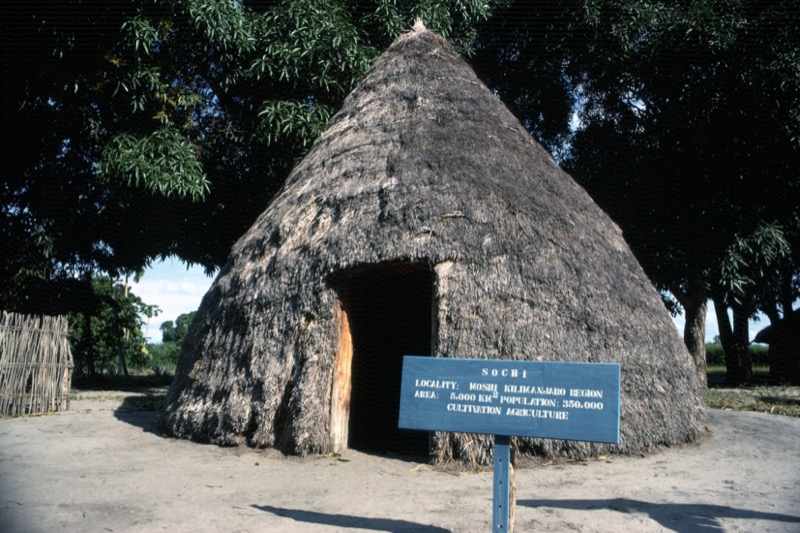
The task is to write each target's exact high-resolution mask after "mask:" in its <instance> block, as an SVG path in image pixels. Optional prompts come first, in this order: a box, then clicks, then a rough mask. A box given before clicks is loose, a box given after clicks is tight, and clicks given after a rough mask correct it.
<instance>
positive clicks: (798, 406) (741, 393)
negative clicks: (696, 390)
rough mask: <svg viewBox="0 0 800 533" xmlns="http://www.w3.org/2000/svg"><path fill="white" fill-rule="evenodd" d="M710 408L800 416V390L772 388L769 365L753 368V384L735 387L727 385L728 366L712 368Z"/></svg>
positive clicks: (708, 399)
mask: <svg viewBox="0 0 800 533" xmlns="http://www.w3.org/2000/svg"><path fill="white" fill-rule="evenodd" d="M707 372H708V390H706V395H705V400H706V405H707V406H708V407H710V408H712V409H725V410H728V411H755V412H758V413H770V414H775V415H784V416H795V417H800V387H784V386H780V385H777V386H776V385H772V386H770V385H768V383H769V366H767V365H754V366H753V385H752V386H750V387H743V388H731V387H727V386H726V384H725V381H726V380H725V366H724V365H709V367H708V369H707Z"/></svg>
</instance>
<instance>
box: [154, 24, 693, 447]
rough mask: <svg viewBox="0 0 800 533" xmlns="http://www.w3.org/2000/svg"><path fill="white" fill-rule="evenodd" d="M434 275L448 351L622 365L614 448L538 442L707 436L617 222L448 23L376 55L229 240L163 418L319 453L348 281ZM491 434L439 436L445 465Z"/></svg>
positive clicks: (684, 355)
mask: <svg viewBox="0 0 800 533" xmlns="http://www.w3.org/2000/svg"><path fill="white" fill-rule="evenodd" d="M376 264H391V265H394V267H393V268H395V269H397V270H398V271H402V268H400V266H402V265H407V266H408V268H416V266H418V265H423V266H424V267H425V268H428V269H429V270H430V272H432V276H433V284H434V288H433V293H434V294H433V296H432V298H433V302H434V305H433V308H434V312H433V315H434V316H433V328H434V333H433V348H432V350H433V353H432V354H431V355H434V356H437V357H470V358H500V359H502V358H508V359H532V360H553V361H582V362H587V361H590V362H619V363H621V365H622V420H621V439H622V440H621V443H620V444H619V446H608V445H599V444H587V443H575V442H571V443H570V442H561V441H544V442H533V441H526V442H524V443H522V444H521V448H522V449H523V451H524V450H531V451H534V452H535V453H539V454H568V455H572V456H576V457H582V456H587V455H591V454H596V453H605V452H607V451H616V452H622V453H633V452H635V453H639V452H643V451H646V450H648V449H650V448H652V447H655V446H659V445H672V444H676V443H683V442H687V441H692V440H694V439H696V438H697V437H698V436H699V435H700V434H701V433H702V431H703V420H704V412H703V407H702V398H701V392H700V387H699V385H698V383H697V379H696V377H695V376H696V374H695V372H694V369H693V365H692V361H691V358H690V356H689V354H688V352H687V351H686V349H685V347H684V346H683V343H682V342H681V340H680V338H679V336H678V334H677V332H676V330H675V327H674V325H673V324H672V321H671V319H670V317H669V315H668V313H667V311H666V309H665V307H664V305H663V304H662V302H661V298H660V296H659V294H658V293H657V291H656V290H655V289H654V288H653V286H652V285H651V283H650V282H649V280H648V279H647V276H646V275H645V274H644V272H643V271H642V269H641V267H640V266H639V264H638V263H637V261H636V259H635V258H634V256H633V254H632V253H631V251H630V249H629V247H628V246H627V244H626V243H625V240H624V239H623V235H622V233H621V231H620V230H619V228H618V227H617V226H616V225H615V224H614V223H613V222H612V221H611V220H610V219H609V217H608V216H606V214H605V213H604V212H603V211H602V210H601V209H600V208H599V207H598V206H597V205H596V204H595V203H594V202H593V201H592V200H591V198H590V197H589V196H588V195H587V193H586V192H585V191H584V190H583V189H582V188H581V187H580V186H578V185H577V184H576V183H575V182H574V181H573V180H572V178H571V177H570V176H569V175H567V174H566V173H565V172H564V171H563V170H561V169H560V168H559V167H558V165H557V164H556V163H555V162H554V161H553V159H552V157H551V156H550V155H549V154H548V153H547V152H546V151H545V150H544V149H543V148H542V147H541V146H540V145H539V144H537V143H536V142H535V141H534V140H532V139H531V137H530V135H529V134H528V132H527V131H526V130H525V129H524V128H523V127H522V125H521V124H520V123H519V121H518V120H517V119H516V118H515V117H514V116H513V115H512V114H511V113H510V112H509V111H508V109H507V108H506V107H505V106H504V105H503V103H502V102H500V100H499V99H498V98H496V97H495V96H494V95H493V94H492V93H491V92H490V91H489V90H488V89H487V88H486V86H485V85H484V84H483V83H482V82H481V81H480V80H479V79H478V78H477V77H476V75H475V74H474V72H473V71H472V70H471V68H470V67H469V66H468V65H467V64H466V62H465V61H463V60H462V58H460V57H459V56H458V54H457V53H456V52H455V51H454V49H453V48H452V47H451V46H450V45H449V44H448V43H447V42H446V40H445V39H443V38H442V37H440V36H439V35H437V34H435V33H433V32H430V31H427V30H425V29H423V28H419V27H417V28H415V30H414V31H411V32H410V33H408V34H405V35H403V36H401V37H400V38H399V39H397V41H396V42H395V43H393V44H392V46H391V47H390V48H389V49H388V50H387V51H386V52H385V53H384V54H383V55H382V56H381V57H380V58H379V59H378V60H377V62H376V63H375V65H374V66H373V68H372V69H371V70H370V71H369V73H368V74H367V75H366V77H365V78H364V80H363V81H362V82H361V83H360V84H359V85H358V86H357V87H356V89H355V90H354V91H353V92H352V93H351V94H350V95H349V97H348V98H347V99H346V101H345V103H344V105H343V107H342V109H341V110H340V111H339V112H338V113H337V114H336V116H334V117H333V119H332V121H331V123H330V126H329V128H328V130H327V131H326V132H325V133H324V134H323V135H322V136H321V137H320V138H319V140H318V141H317V142H316V143H315V144H314V146H313V147H312V149H311V151H310V152H309V154H308V155H307V157H306V158H305V159H304V160H303V161H302V162H301V163H300V164H299V165H298V166H297V167H296V168H295V169H294V171H293V172H292V173H291V175H290V176H289V178H288V180H287V182H286V184H285V186H284V187H283V189H282V191H281V192H280V193H279V194H278V196H277V197H276V198H275V200H274V201H273V202H272V204H271V205H270V206H269V207H268V208H267V209H266V211H264V213H263V214H262V215H261V216H260V217H259V219H258V220H257V221H256V223H255V224H254V225H253V226H252V228H251V229H250V230H249V231H248V232H247V233H246V234H245V235H244V236H243V237H242V238H241V239H240V240H239V242H238V243H237V244H236V245H235V246H234V248H233V250H232V253H231V256H230V259H229V261H228V263H227V265H226V266H225V267H224V268H223V270H222V271H221V273H220V274H219V276H218V278H217V279H216V281H215V282H214V284H213V286H212V287H211V289H210V290H209V292H208V294H206V296H205V298H204V299H203V302H202V305H201V307H200V310H199V312H198V315H197V317H196V319H195V321H194V323H193V325H192V327H191V329H190V332H189V336H188V339H187V342H186V344H185V347H184V353H183V355H182V358H181V360H180V363H179V366H178V371H177V374H176V378H175V381H174V383H173V385H172V388H171V389H170V392H169V396H168V406H167V408H166V414H165V417H164V423H165V426H166V428H167V430H168V431H169V432H171V433H172V434H173V435H175V436H179V437H186V438H191V439H195V440H198V441H203V442H212V443H217V444H224V445H232V444H240V443H247V444H249V445H252V446H276V447H279V448H280V449H283V450H285V451H287V452H289V453H299V454H306V453H323V452H328V451H331V450H332V448H333V447H334V446H335V443H333V441H332V436H331V431H332V430H331V426H332V423H333V422H332V421H331V409H332V408H331V402H332V389H334V381H335V377H334V372H335V367H336V359H337V353H338V352H339V351H340V349H341V346H340V345H341V343H342V342H343V335H345V334H344V333H342V331H343V330H342V326H341V324H342V321H343V312H342V303H341V302H342V298H345V299H346V295H345V296H343V294H342V287H344V286H346V285H347V284H346V281H343V280H347V279H349V278H351V277H353V276H358V273H359V272H362V271H366V270H367V269H368V265H376ZM489 443H490V439H488V438H484V437H475V436H469V435H446V434H439V433H437V434H436V435H435V437H434V438H433V439H432V441H431V451H432V454H433V456H434V457H435V459H436V460H438V461H447V460H450V459H459V460H462V461H465V462H483V461H485V460H486V459H487V457H489V456H490V453H487V452H488V450H490V444H489Z"/></svg>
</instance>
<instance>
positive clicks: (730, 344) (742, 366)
mask: <svg viewBox="0 0 800 533" xmlns="http://www.w3.org/2000/svg"><path fill="white" fill-rule="evenodd" d="M714 308H715V311H716V314H717V322H718V324H719V339H720V342H721V343H722V349H723V350H724V351H725V370H726V374H727V383H728V384H729V385H749V384H751V383H752V382H753V364H752V361H751V360H750V345H749V342H748V341H749V339H748V334H747V314H746V313H745V312H744V310H743V309H742V308H741V307H739V306H734V308H733V323H734V325H733V327H732V326H731V323H730V320H729V319H728V306H727V305H726V304H725V303H724V302H723V300H722V298H719V297H715V298H714Z"/></svg>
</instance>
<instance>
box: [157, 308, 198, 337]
mask: <svg viewBox="0 0 800 533" xmlns="http://www.w3.org/2000/svg"><path fill="white" fill-rule="evenodd" d="M196 314H197V311H192V312H191V313H184V314H182V315H178V318H177V319H176V320H175V322H174V323H173V322H172V320H168V321H166V322H164V323H163V324H161V341H162V342H173V343H175V344H177V345H181V344H182V343H183V339H184V338H185V337H186V334H187V333H188V332H189V326H190V325H191V324H192V320H194V315H196Z"/></svg>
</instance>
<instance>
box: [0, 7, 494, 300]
mask: <svg viewBox="0 0 800 533" xmlns="http://www.w3.org/2000/svg"><path fill="white" fill-rule="evenodd" d="M497 3H498V2H492V1H488V2H487V1H479V0H468V1H464V0H438V1H429V0H417V1H412V2H403V3H399V5H398V4H397V3H395V2H389V1H385V0H373V1H366V2H358V3H350V2H344V1H339V0H325V1H320V2H307V1H301V0H295V1H289V0H276V1H248V0H244V1H231V0H213V1H200V0H187V1H178V0H172V1H169V0H156V1H149V0H148V1H145V0H129V1H123V2H115V3H108V2H101V1H99V0H80V1H79V0H69V1H63V2H58V3H57V4H56V3H55V2H52V1H47V0H38V1H30V0H26V1H24V2H23V1H19V0H17V1H14V0H11V1H9V2H4V3H3V7H2V9H3V16H2V17H0V19H2V24H3V26H2V28H0V30H2V31H0V34H2V39H3V41H2V44H1V45H0V48H1V49H2V54H3V62H2V64H3V65H8V66H9V67H10V69H12V70H13V72H14V76H4V77H3V81H2V83H3V89H4V98H3V99H2V105H3V110H2V116H3V118H4V126H5V127H4V129H3V139H2V140H3V145H4V147H6V150H7V152H8V153H12V154H14V156H15V157H14V158H13V161H11V162H10V164H6V165H4V166H3V169H2V170H0V172H2V178H3V180H2V183H3V185H2V188H0V215H1V216H2V239H3V242H2V252H3V254H4V257H7V258H8V261H7V263H6V264H4V265H3V268H2V269H0V275H2V278H0V287H2V289H0V298H2V299H1V300H0V306H2V307H4V308H7V309H14V310H22V311H35V312H62V311H64V310H65V309H66V310H68V309H79V308H80V306H81V301H82V297H81V296H82V294H81V293H83V294H86V293H90V292H91V281H90V280H91V278H92V277H93V276H94V275H96V274H98V273H106V274H108V275H110V276H112V277H118V276H123V275H125V274H126V273H130V272H136V271H138V270H140V269H141V268H142V267H144V266H146V265H147V264H148V263H149V262H150V261H151V260H152V259H153V258H156V257H165V256H168V255H175V256H178V257H180V258H181V259H183V260H184V261H185V262H187V263H189V264H201V265H203V266H205V267H206V268H207V269H209V270H213V269H214V268H216V267H218V266H220V265H221V264H223V263H224V261H225V258H226V257H227V255H228V252H229V249H230V247H231V245H232V243H233V242H235V240H236V239H237V238H238V237H239V236H240V235H241V234H242V233H244V231H245V230H246V229H247V228H248V227H249V226H250V225H251V224H252V222H253V221H254V220H255V217H256V216H257V215H258V214H259V213H260V212H261V211H262V210H263V209H264V207H265V206H266V205H267V203H268V201H269V199H270V198H271V197H272V195H273V194H274V193H275V192H276V191H277V190H278V188H279V187H280V186H281V184H282V183H283V180H284V179H285V178H286V176H287V175H288V173H289V171H290V170H291V168H292V166H293V164H294V162H295V161H296V160H297V159H298V158H300V157H301V156H302V154H303V153H304V152H305V150H306V149H307V148H308V147H309V146H310V144H311V142H312V141H313V140H314V139H315V138H316V137H317V135H318V134H319V133H320V132H321V131H322V130H323V128H324V127H325V125H326V123H327V120H328V118H329V117H330V116H331V114H332V112H333V111H334V110H335V109H336V108H338V106H339V105H340V103H341V101H342V99H343V98H344V96H345V95H346V94H347V93H348V92H349V90H350V88H351V87H352V86H353V85H354V84H355V83H356V82H357V80H359V79H360V78H361V76H362V75H363V74H364V72H365V71H366V69H367V68H368V67H369V65H370V63H371V61H372V59H373V58H374V57H375V56H376V54H377V51H378V50H379V49H381V48H383V46H384V45H385V43H388V42H389V41H390V40H391V39H393V38H394V37H395V36H396V35H398V34H399V32H400V31H403V30H405V29H406V28H408V27H409V26H410V24H411V22H412V20H413V17H414V16H422V17H423V18H425V19H426V21H427V23H428V24H429V25H430V26H432V27H435V28H438V29H440V30H441V31H442V32H443V33H445V34H448V35H450V36H451V37H452V38H453V39H454V40H455V41H456V42H458V43H460V45H461V46H462V49H464V50H469V49H470V47H471V46H472V45H473V43H474V40H475V29H474V26H475V23H476V22H478V21H480V20H484V19H486V18H487V17H488V16H489V14H490V11H491V8H492V6H493V5H494V4H497ZM73 289H74V290H73ZM45 295H46V297H45ZM52 302H56V303H57V304H58V305H52Z"/></svg>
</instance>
